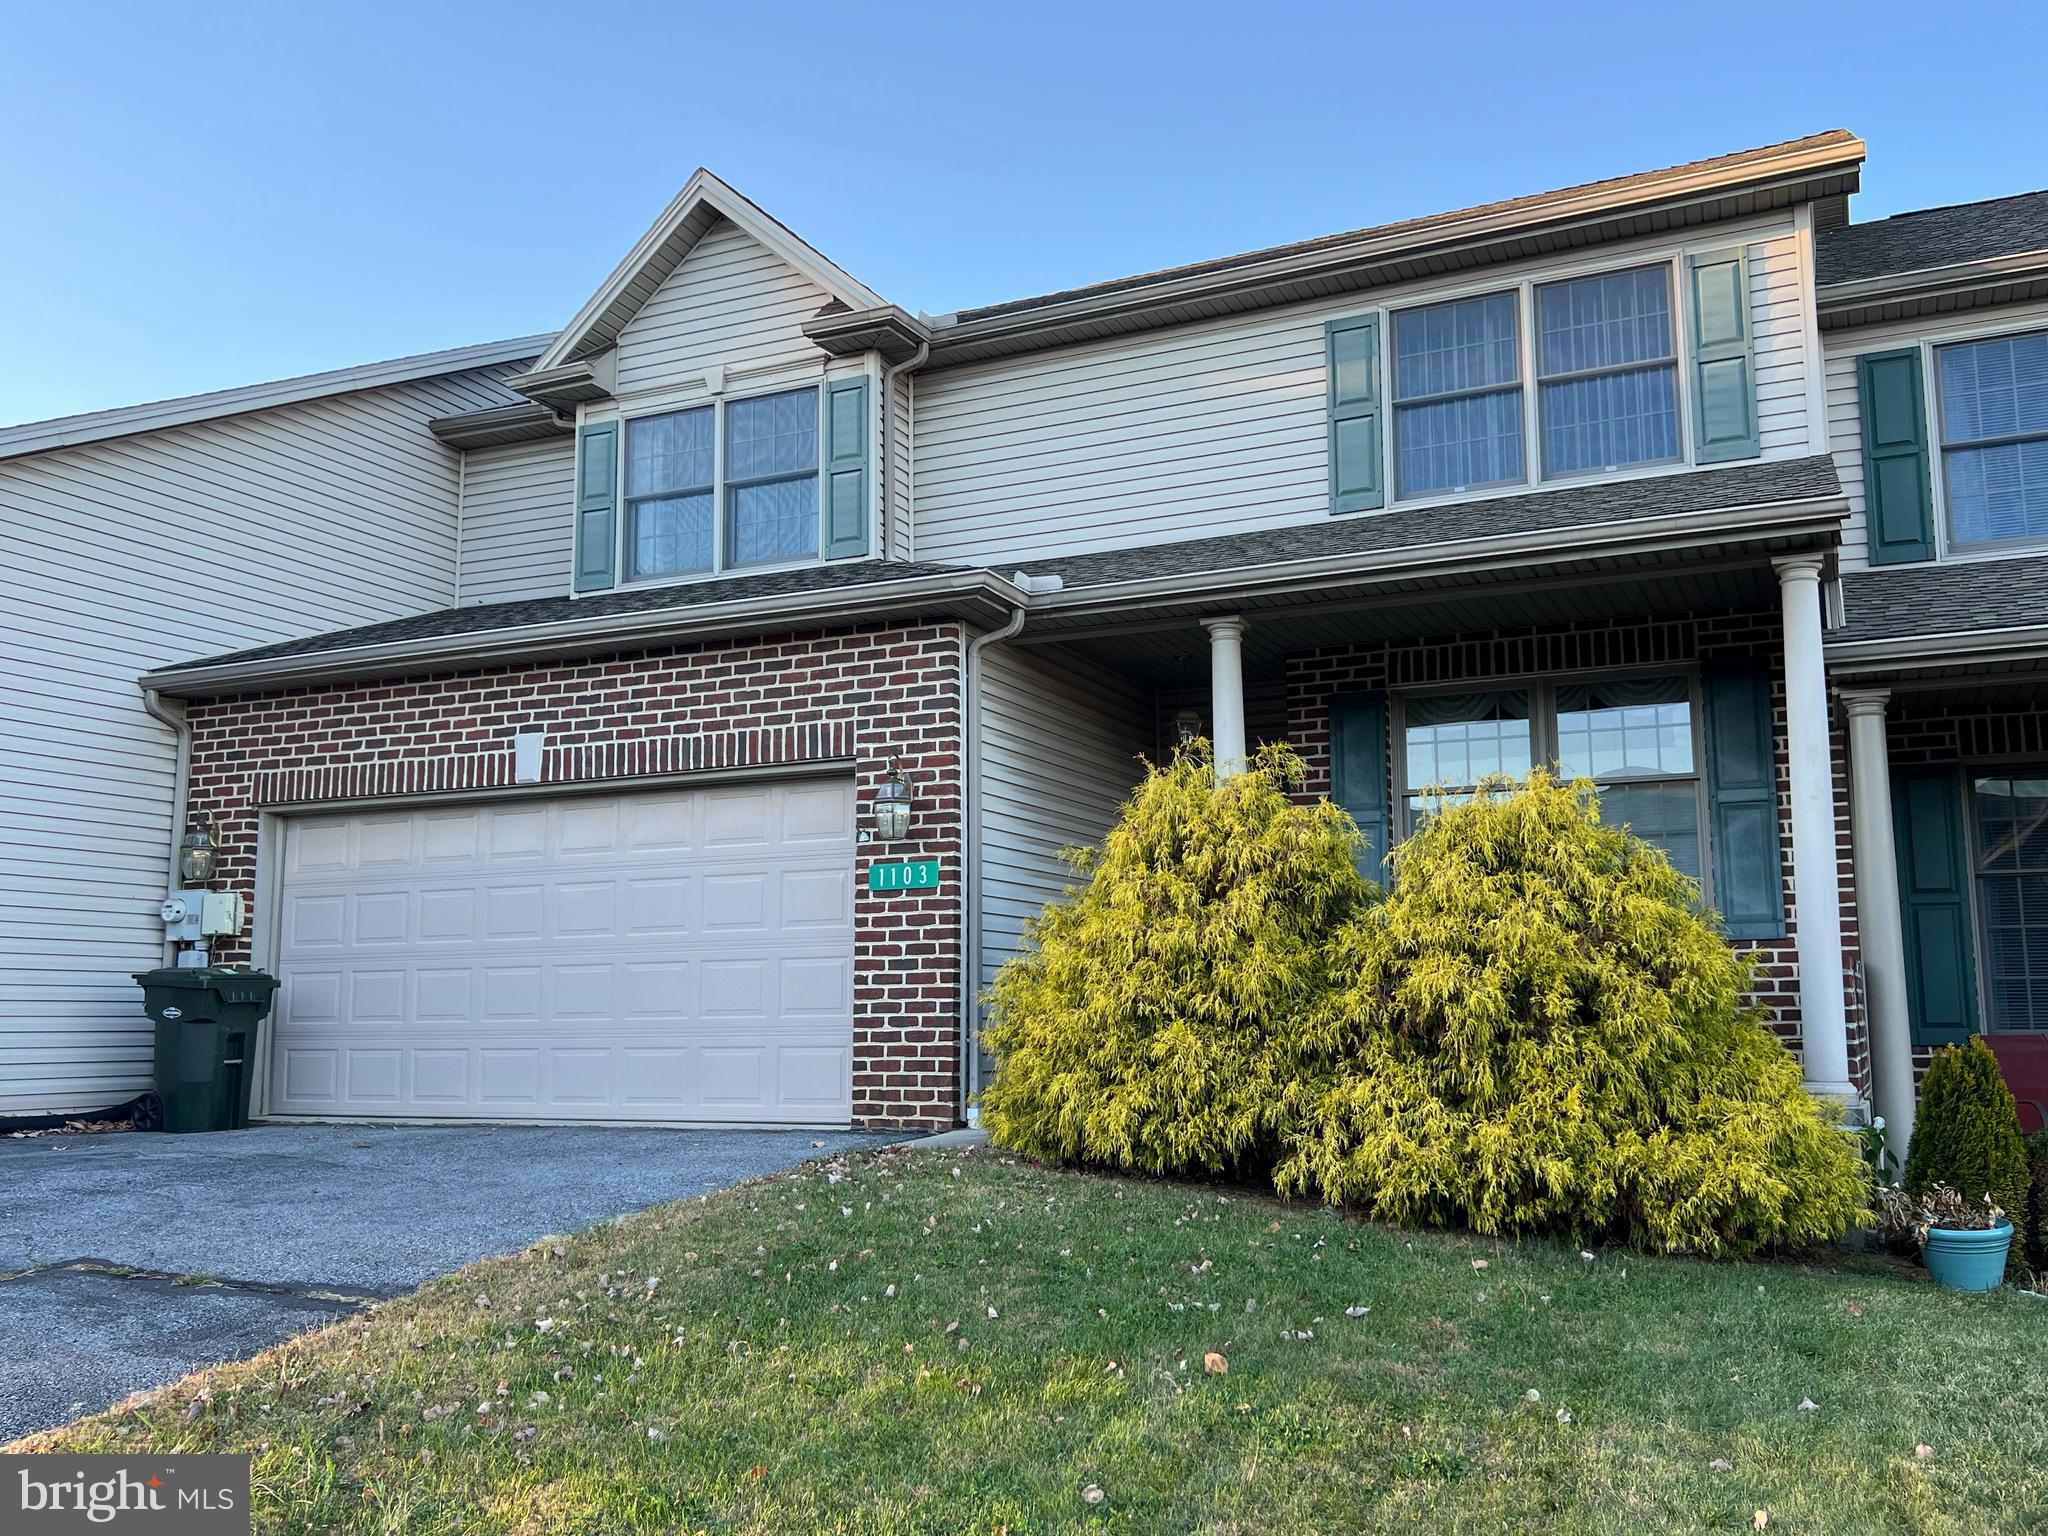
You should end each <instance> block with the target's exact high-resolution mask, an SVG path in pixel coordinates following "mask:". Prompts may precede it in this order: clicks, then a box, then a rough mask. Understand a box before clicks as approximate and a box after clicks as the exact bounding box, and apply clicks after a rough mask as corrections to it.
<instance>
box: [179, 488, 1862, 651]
mask: <svg viewBox="0 0 2048 1536" xmlns="http://www.w3.org/2000/svg"><path fill="white" fill-rule="evenodd" d="M1840 490H1841V487H1840V484H1839V482H1838V481H1837V480H1836V478H1835V464H1834V460H1833V459H1832V458H1829V457H1828V456H1826V455H1825V454H1823V455H1820V456H1817V457H1814V458H1809V459H1783V460H1776V461H1769V462H1758V463H1753V464H1740V465H1734V466H1731V467H1729V468H1727V469H1712V470H1704V471H1698V472H1688V473H1678V474H1670V475H1659V476H1656V477H1654V478H1651V479H1643V480H1625V481H1620V482H1608V483H1606V484H1587V485H1574V486H1567V487H1560V488H1558V489H1555V490H1548V491H1539V492H1531V493H1528V494H1526V495H1520V496H1503V497H1497V498H1494V499H1492V500H1488V501H1474V502H1461V503H1456V504H1453V505H1449V506H1434V507H1416V508H1402V509H1399V510H1396V511H1393V512H1384V513H1377V514H1366V515H1360V516H1350V517H1337V518H1329V519H1325V520H1323V521H1319V522H1314V523H1305V524H1297V525H1294V526H1290V527H1286V528H1274V529H1270V530H1266V531H1263V532H1258V533H1242V534H1229V535H1224V536H1222V537H1218V538H1209V539H1188V540H1183V541H1181V542H1179V543H1174V544H1154V545H1149V546H1146V547H1143V548H1136V549H1122V550H1112V551H1109V552H1107V553H1104V554H1098V555H1076V556H1071V557H1068V558H1066V559H1055V560H1024V561H1004V562H1003V563H1002V564H1001V565H1000V567H991V568H989V569H992V570H994V571H995V573H996V574H998V575H1004V576H1007V575H1009V574H1010V573H1011V572H1012V571H1013V570H1015V569H1016V568H1017V567H1018V566H1019V565H1021V566H1022V567H1023V568H1024V569H1026V570H1028V571H1030V572H1032V573H1034V574H1046V573H1050V574H1056V575H1059V576H1061V577H1063V578H1064V579H1065V582H1066V586H1067V589H1068V590H1079V589H1083V588H1087V587H1090V586H1102V585H1106V584H1108V583H1112V582H1119V581H1131V580H1139V579H1143V578H1146V577H1155V576H1179V575H1196V574H1202V573H1211V572H1228V571H1233V570H1244V569H1250V568H1254V567H1258V566H1267V565H1274V564H1279V563H1282V562H1286V561H1290V560H1314V559H1324V558H1330V557H1333V556H1334V557H1341V556H1344V555H1349V554H1355V555H1360V556H1365V555H1376V554H1383V553H1386V552H1389V551H1398V550H1403V549H1417V550H1422V549H1427V548H1430V547H1432V546H1436V545H1442V544H1446V543H1451V542H1455V541H1458V540H1465V539H1475V538H1485V537H1488V536H1496V535H1503V534H1515V533H1535V532H1542V531H1544V530H1548V529H1556V530H1559V531H1560V532H1563V531H1565V530H1569V529H1572V528H1579V527H1587V526H1591V525H1593V524H1598V523H1612V522H1619V521H1631V520H1636V519H1646V518H1654V517H1664V516H1675V515H1681V514H1684V513H1688V512H1712V511H1716V510H1719V509H1722V508H1729V509H1733V508H1737V507H1748V506H1761V505H1769V504H1771V503H1775V502H1794V501H1806V500H1811V499H1814V498H1818V497H1826V496H1834V495H1838V494H1839V493H1840ZM976 569H979V568H978V567H974V566H968V565H942V564H933V563H929V562H908V561H884V560H865V561H859V562H855V563H849V564H836V565H820V566H810V567H806V568H804V569H801V570H793V571H771V572H763V573H761V574H759V575H753V576H728V577H723V578H720V579H718V580H715V581H706V582H698V583H691V584H684V585H679V586H668V587H642V588H633V589H630V590H627V591H622V592H607V593H604V594H601V595H599V596H594V597H574V598H572V597H547V598H535V599H531V600H529V601H525V602H513V603H488V604H480V605H477V606H474V607H468V608H443V609H439V610H437V611H435V612H433V613H423V614H417V615H414V616H413V617H410V618H404V619H392V620H388V621H387V622H385V623H382V624H366V625H362V626H359V627H357V628H354V629H342V630H332V631H329V632H328V633H326V634H319V635H307V636H304V637H302V638H300V639H297V640H287V641H283V642H281V643H279V644H276V645H266V646H257V647H254V648H252V649H249V650H242V651H232V652H229V653H227V654H226V655H221V656H208V657H205V658H203V659H200V660H197V661H191V662H184V663H180V664H179V666H178V667H176V668H174V669H171V670H176V671H183V670H185V669H187V668H190V667H212V666H226V665H229V664H233V663H241V662H262V661H284V660H288V659H291V658H296V657H309V656H317V655H320V654H322V653H325V652H330V651H341V650H350V649H354V648H357V647H361V646H372V645H388V644H396V643H399V642H402V641H409V640H453V639H459V638H460V637H462V636H464V635H483V634H486V633H492V632H500V631H505V630H517V629H521V628H526V627H536V626H540V625H545V624H556V623H562V622H566V621H568V620H575V619H599V618H604V617H607V616H613V615H622V614H640V613H663V612H672V613H674V614H675V615H676V616H677V617H678V619H683V618H687V616H688V615H689V613H690V611H691V610H692V609H695V608H702V607H707V606H710V605H713V604H718V603H730V602H743V601H746V600H748V599H753V598H772V597H780V596H796V595H808V594H813V593H820V592H829V591H834V590H840V589H847V588H852V587H856V586H862V585H872V586H876V587H879V588H881V589H883V590H882V591H881V592H880V593H878V598H879V599H880V601H879V602H878V604H877V608H878V611H880V610H886V607H887V594H886V589H887V587H888V585H889V584H890V583H892V582H902V581H909V580H912V579H915V578H918V577H928V576H945V575H960V574H965V573H968V572H972V571H974V570H976Z"/></svg>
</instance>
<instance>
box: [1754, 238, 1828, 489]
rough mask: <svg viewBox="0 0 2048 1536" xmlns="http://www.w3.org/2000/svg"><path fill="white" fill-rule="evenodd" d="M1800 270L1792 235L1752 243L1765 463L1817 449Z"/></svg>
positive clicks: (1758, 402)
mask: <svg viewBox="0 0 2048 1536" xmlns="http://www.w3.org/2000/svg"><path fill="white" fill-rule="evenodd" d="M1803 267H1804V263H1803V262H1802V260H1801V254H1800V246H1799V241H1798V238H1797V237H1796V236H1793V235H1785V236H1782V237H1780V238H1778V239H1775V240H1756V241H1752V242H1750V246H1749V318H1750V327H1751V335H1752V337H1753V345H1754V349H1755V353H1754V361H1755V364H1756V426H1757V440H1758V441H1759V442H1760V443H1761V444H1762V445H1763V452H1764V457H1765V458H1767V459H1770V458H1801V457H1804V456H1805V455H1807V454H1809V453H1816V452H1818V451H1819V450H1818V449H1816V448H1814V447H1813V446H1811V444H1810V443H1809V441H1808V433H1807V421H1806V415H1807V408H1806V311H1807V306H1808V305H1809V304H1810V303H1811V302H1812V301H1811V299H1810V298H1809V297H1808V296H1807V287H1808V285H1807V283H1806V280H1805V279H1806V274H1805V272H1804V270H1803Z"/></svg>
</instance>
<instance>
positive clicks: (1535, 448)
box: [1354, 246, 1750, 516]
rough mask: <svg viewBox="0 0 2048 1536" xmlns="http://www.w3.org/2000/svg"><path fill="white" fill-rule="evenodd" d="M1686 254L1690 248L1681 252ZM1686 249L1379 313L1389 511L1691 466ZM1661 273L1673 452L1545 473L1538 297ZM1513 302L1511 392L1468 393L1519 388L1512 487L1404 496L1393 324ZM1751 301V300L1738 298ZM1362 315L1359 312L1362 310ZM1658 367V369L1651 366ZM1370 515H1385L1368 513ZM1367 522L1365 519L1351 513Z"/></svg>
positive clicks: (1505, 483) (1433, 297)
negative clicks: (1518, 455)
mask: <svg viewBox="0 0 2048 1536" xmlns="http://www.w3.org/2000/svg"><path fill="white" fill-rule="evenodd" d="M1721 248H1722V247H1719V246H1714V247H1704V246H1703V247H1700V249H1721ZM1686 249H1687V250H1690V249H1691V247H1687V248H1686ZM1685 256H1686V250H1675V251H1672V252H1670V253H1669V254H1668V255H1663V256H1654V257H1651V258H1650V259H1649V260H1647V261H1630V262H1623V263H1620V264H1618V265H1614V266H1604V265H1603V266H1597V267H1586V268H1581V269H1574V270H1571V271H1565V272H1545V273H1542V274H1541V275H1538V274H1536V273H1530V274H1528V275H1526V276H1524V277H1522V278H1520V279H1518V280H1516V281H1515V282H1512V283H1491V284H1482V285H1475V286H1472V287H1470V288H1461V289H1459V290H1457V291H1454V292H1446V293H1432V294H1428V295H1418V296H1417V297H1416V298H1415V299H1414V300H1413V301H1412V302H1408V303H1402V304H1391V305H1388V306H1386V307H1385V308H1383V309H1382V310H1380V311H1379V313H1380V316H1381V319H1380V327H1381V331H1382V333H1383V335H1384V337H1385V341H1384V343H1383V344H1382V345H1381V347H1380V349H1379V351H1380V359H1379V361H1380V375H1381V377H1380V398H1381V399H1382V400H1384V401H1385V402H1386V413H1387V420H1386V430H1385V431H1384V432H1382V433H1381V434H1380V442H1381V449H1380V452H1381V454H1382V456H1383V459H1384V463H1383V464H1382V483H1384V484H1385V485H1386V487H1387V491H1388V496H1387V506H1388V508H1392V507H1395V506H1400V507H1427V506H1432V505H1452V504H1460V503H1464V502H1468V501H1480V500H1485V499H1487V498H1490V497H1495V496H1518V495H1522V494H1524V493H1526V492H1529V491H1533V490H1540V489H1542V488H1543V487H1545V486H1550V485H1577V484H1583V483H1585V482H1587V481H1602V482H1605V481H1615V480H1625V479H1629V478H1632V477H1633V478H1644V479H1647V478H1651V477H1653V476H1656V475H1659V474H1665V473H1668V472H1669V471H1670V470H1671V469H1672V468H1673V467H1674V466H1675V467H1679V468H1684V467H1688V466H1690V465H1692V463H1693V440H1692V439H1693V433H1692V387H1691V380H1690V379H1689V378H1688V377H1687V375H1688V374H1689V373H1690V372H1691V370H1690V369H1689V368H1687V367H1686V360H1687V359H1688V358H1690V357H1691V356H1692V355H1693V350H1694V348H1693V335H1692V316H1691V309H1692V306H1691V305H1690V304H1689V303H1688V302H1687V295H1686V293H1685V288H1684V282H1685ZM1657 267H1662V268H1663V269H1664V270H1665V272H1666V274H1667V276H1668V279H1669V282H1670V285H1671V287H1670V293H1671V346H1672V359H1671V366H1672V369H1673V370H1674V372H1675V373H1676V375H1677V391H1676V394H1677V409H1678V453H1677V454H1676V455H1675V456H1674V457H1672V458H1668V459H1654V460H1649V461H1647V462H1644V463H1641V464H1630V465H1627V466H1626V467H1624V468H1620V469H1585V470H1579V471H1577V472H1575V473H1571V474H1547V473H1545V472H1544V468H1543V440H1542V425H1543V419H1542V416H1543V413H1542V405H1541V399H1540V391H1541V389H1542V384H1543V380H1542V378H1541V377H1540V375H1539V374H1538V371H1537V362H1536V290H1537V289H1538V288H1548V287H1551V286H1552V285H1554V284H1557V283H1571V282H1582V281H1584V280H1585V279H1587V278H1595V277H1607V276H1610V275H1612V274H1615V273H1620V272H1643V271H1649V270H1651V269H1653V268H1657ZM1503 293H1512V294H1514V295H1515V330H1516V337H1515V345H1516V356H1515V362H1516V367H1517V373H1518V379H1517V383H1516V384H1513V385H1507V384H1502V385H1497V386H1494V389H1493V390H1492V391H1477V390H1474V391H1467V392H1465V393H1467V394H1479V393H1490V392H1495V391H1505V390H1508V389H1511V388H1519V389H1520V390H1521V392H1522V476H1521V478H1520V479H1518V480H1500V481H1489V482H1487V483H1486V484H1484V485H1480V486H1474V487H1471V488H1469V489H1453V490H1448V491H1427V492H1424V493H1422V494H1421V495H1416V496H1404V495H1403V494H1401V486H1400V478H1401V477H1400V462H1401V449H1400V440H1401V428H1400V411H1401V407H1402V405H1403V404H1404V403H1411V404H1412V403H1413V402H1402V401H1400V400H1397V399H1396V398H1395V394H1394V353H1395V337H1394V329H1395V320H1396V317H1397V316H1399V315H1403V314H1409V313H1412V312H1414V311H1416V310H1422V309H1434V308H1436V307H1437V306H1438V305H1442V304H1454V303H1457V302H1459V301H1460V300H1464V299H1477V298H1488V297H1491V296H1493V295H1496V294H1503ZM1744 299H1745V301H1749V299H1750V295H1748V294H1745V295H1744ZM1362 313H1364V312H1363V311H1362ZM1651 366H1658V365H1651ZM1372 510H1373V511H1380V510H1383V509H1380V508H1374V509H1372ZM1354 515H1357V516H1370V515H1371V513H1370V512H1366V513H1358V514H1354Z"/></svg>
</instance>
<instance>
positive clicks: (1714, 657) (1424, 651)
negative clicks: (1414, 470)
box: [1287, 610, 1870, 1092]
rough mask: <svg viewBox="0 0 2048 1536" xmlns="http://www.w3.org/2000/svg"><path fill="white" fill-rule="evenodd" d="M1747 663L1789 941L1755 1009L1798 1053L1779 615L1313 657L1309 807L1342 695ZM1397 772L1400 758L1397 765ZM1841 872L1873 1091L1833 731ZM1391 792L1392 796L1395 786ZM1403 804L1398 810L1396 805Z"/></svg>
mask: <svg viewBox="0 0 2048 1536" xmlns="http://www.w3.org/2000/svg"><path fill="white" fill-rule="evenodd" d="M1732 660H1749V661H1755V662H1757V663H1759V664H1761V665H1763V666H1765V667H1766V668H1767V669H1768V670H1769V673H1770V676H1771V691H1772V701H1773V711H1774V720H1775V730H1776V735H1777V740H1778V744H1779V748H1778V837H1779V845H1780V849H1781V856H1782V860H1783V865H1784V871H1785V912H1786V934H1785V937H1784V938H1783V939H1777V940H1771V941H1767V942H1756V943H1751V944H1748V945H1747V946H1746V947H1748V948H1751V949H1753V950H1755V951H1756V953H1757V957H1758V961H1759V964H1760V972H1759V983H1758V987H1757V989H1756V992H1755V993H1754V994H1753V995H1754V998H1755V1000H1756V1001H1757V1002H1758V1003H1760V1004H1762V1005H1763V1006H1765V1007H1767V1008H1769V1009H1770V1011H1771V1015H1772V1018H1773V1021H1774V1024H1775V1027H1776V1029H1777V1031H1778V1033H1779V1034H1780V1035H1781V1036H1782V1037H1783V1038H1784V1039H1785V1041H1786V1043H1787V1044H1788V1045H1790V1046H1791V1047H1792V1048H1793V1049H1794V1050H1797V1049H1798V1047H1799V961H1798V954H1797V951H1796V948H1795V944H1794V937H1793V936H1794V934H1795V933H1796V932H1797V927H1798V893H1797V891H1796V889H1795V888H1794V884H1793V880H1792V828H1791V801H1790V784H1789V776H1788V772H1787V768H1786V762H1785V753H1784V741H1785V690H1784V666H1783V654H1782V642H1781V631H1780V621H1779V617H1778V614H1777V612H1776V611H1775V610H1759V611H1748V612H1713V613H1697V614H1683V615H1677V616H1672V617H1662V618H1656V619H1613V620H1602V621H1598V622H1588V623H1583V624H1575V625H1563V626H1557V627H1550V628H1542V629H1519V630H1500V631H1487V632H1477V633H1466V634H1457V635H1447V636H1441V637H1437V638H1434V639H1428V640H1412V641H1411V640H1397V641H1383V642H1376V643H1373V644H1369V645H1359V646H1349V647H1339V648H1329V649H1323V650H1317V651H1309V652H1304V653H1302V654H1299V655H1296V656H1291V657H1289V658H1288V660H1287V722H1288V723H1287V733H1288V738H1289V740H1290V741H1291V742H1292V743H1293V745H1294V747H1295V750H1296V751H1298V752H1299V753H1300V754H1301V756H1302V758H1303V760H1304V762H1305V763H1306V765H1307V767H1308V778H1307V781H1306V783H1305V784H1304V785H1303V789H1302V793H1303V795H1304V797H1308V798H1315V797H1321V796H1324V795H1327V794H1328V793H1329V792H1330V721H1329V705H1330V700H1331V698H1332V697H1333V696H1335V695H1339V694H1345V693H1363V692H1377V691H1381V690H1385V689H1395V690H1400V689H1410V688H1424V689H1426V688H1429V687H1432V686H1436V685H1443V686H1445V687H1452V688H1455V687H1470V686H1474V685H1477V684H1482V683H1495V682H1498V683H1501V684H1502V685H1506V684H1507V683H1508V682H1509V681H1510V680H1526V679H1528V678H1531V677H1543V678H1550V679H1568V678H1570V677H1572V676H1573V675H1575V674H1576V675H1584V674H1588V673H1598V672H1601V671H1603V670H1611V669H1614V668H1618V667H1638V666H1645V665H1662V664H1669V665H1670V666H1671V667H1673V668H1674V669H1680V670H1683V669H1688V668H1692V667H1696V666H1699V665H1701V664H1703V663H1712V662H1716V661H1732ZM1389 757H1390V762H1389V767H1390V770H1391V767H1392V755H1391V754H1390V755H1389ZM1834 768H1835V807H1836V812H1835V817H1836V819H1835V839H1836V863H1837V869H1838V871H1839V875H1840V880H1841V890H1842V945H1843V961H1844V966H1845V968H1846V971H1847V975H1846V976H1845V978H1844V980H1845V986H1846V990H1847V996H1848V1018H1849V1065H1850V1071H1851V1074H1852V1077H1853V1079H1854V1081H1855V1082H1856V1083H1857V1085H1858V1086H1859V1087H1860V1088H1862V1089H1863V1090H1864V1091H1865V1092H1868V1090H1869V1073H1870V1053H1869V1034H1868V1031H1867V1030H1866V1029H1865V1027H1864V1018H1863V988H1862V976H1861V960H1860V955H1859V952H1858V949H1857V938H1856V907H1855V877H1854V867H1853V863H1852V854H1851V846H1850V832H1849V781H1848V760H1847V747H1846V742H1845V740H1844V737H1843V733H1842V732H1841V730H1840V729H1839V728H1838V729H1837V730H1836V731H1835V732H1834ZM1390 792H1391V786H1390ZM1398 798H1399V797H1398V796H1396V797H1395V803H1398Z"/></svg>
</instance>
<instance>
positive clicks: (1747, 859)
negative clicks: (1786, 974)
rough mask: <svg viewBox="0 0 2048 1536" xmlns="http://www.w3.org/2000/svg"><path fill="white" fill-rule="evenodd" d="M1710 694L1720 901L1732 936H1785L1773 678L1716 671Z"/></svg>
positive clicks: (1711, 826)
mask: <svg viewBox="0 0 2048 1536" xmlns="http://www.w3.org/2000/svg"><path fill="white" fill-rule="evenodd" d="M1701 692H1702V693H1703V694H1704V695H1705V698H1706V706H1707V711H1706V716H1707V718H1706V728H1707V833H1708V837H1709V839H1710V841H1711V844H1712V853H1713V861H1714V905H1715V906H1717V907H1718V908H1720V911H1721V921H1722V922H1723V923H1724V924H1726V926H1727V929H1728V936H1729V937H1730V938H1731V939H1780V938H1783V937H1784V936H1785V873H1784V867H1783V857H1784V856H1783V850H1782V848H1781V846H1780V844H1779V841H1778V753H1777V742H1776V739H1775V737H1774V735H1773V733H1772V729H1771V681H1770V678H1769V677H1768V676H1766V675H1765V674H1764V673H1763V672H1762V671H1760V670H1740V671H1737V670H1729V671H1723V672H1710V673H1708V674H1707V676H1706V677H1705V678H1703V679H1702V680H1701Z"/></svg>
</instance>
